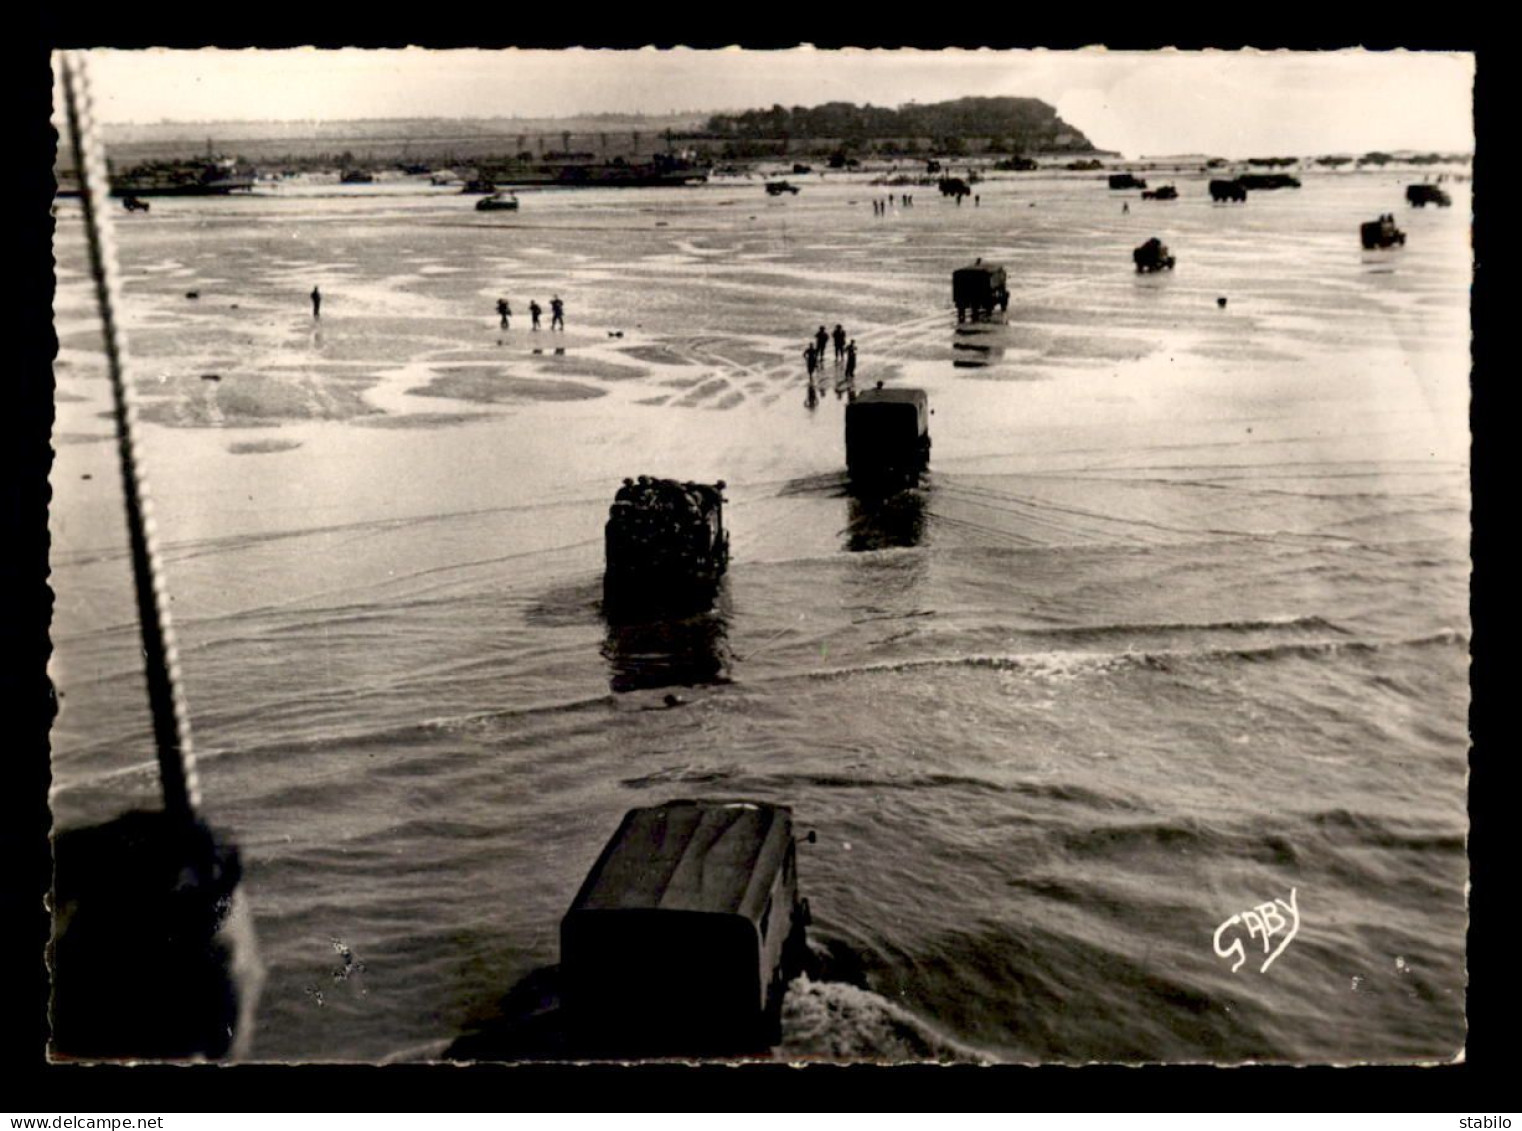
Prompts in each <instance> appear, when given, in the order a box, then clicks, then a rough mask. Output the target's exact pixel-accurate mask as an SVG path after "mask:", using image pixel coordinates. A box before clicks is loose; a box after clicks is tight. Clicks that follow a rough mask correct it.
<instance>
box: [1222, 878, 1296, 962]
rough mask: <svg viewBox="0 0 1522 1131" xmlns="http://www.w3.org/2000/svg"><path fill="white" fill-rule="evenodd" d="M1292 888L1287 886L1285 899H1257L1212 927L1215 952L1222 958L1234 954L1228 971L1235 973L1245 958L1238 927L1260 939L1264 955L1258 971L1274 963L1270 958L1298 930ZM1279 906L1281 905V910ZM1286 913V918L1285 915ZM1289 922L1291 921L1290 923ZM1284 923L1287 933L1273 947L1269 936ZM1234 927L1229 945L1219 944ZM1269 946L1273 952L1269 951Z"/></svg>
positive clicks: (1273, 957) (1252, 937) (1275, 955)
mask: <svg viewBox="0 0 1522 1131" xmlns="http://www.w3.org/2000/svg"><path fill="white" fill-rule="evenodd" d="M1296 891H1297V889H1296V888H1290V889H1289V900H1288V902H1286V901H1285V900H1282V899H1275V900H1272V901H1270V902H1268V903H1260V904H1258V905H1257V906H1256V907H1254V908H1251V909H1250V910H1247V911H1239V912H1237V914H1235V915H1233V916H1232V917H1231V918H1230V919H1228V920H1226V922H1224V923H1222V924H1221V925H1220V926H1219V927H1217V928H1216V929H1215V936H1214V939H1213V941H1214V943H1215V952H1216V953H1217V954H1218V955H1220V956H1221V957H1222V958H1231V957H1235V958H1236V962H1235V963H1233V964H1232V967H1231V972H1232V973H1233V974H1235V973H1236V972H1237V970H1238V969H1239V968H1240V967H1241V965H1242V963H1244V962H1246V961H1247V950H1246V948H1245V947H1244V946H1243V945H1242V936H1241V933H1240V932H1241V931H1243V930H1245V931H1246V932H1247V937H1248V938H1249V939H1262V940H1263V953H1264V954H1267V955H1268V957H1267V958H1265V959H1264V960H1263V965H1262V966H1260V967H1258V973H1260V974H1264V973H1267V972H1268V968H1269V967H1270V966H1272V965H1273V964H1274V959H1276V958H1278V957H1279V956H1280V955H1281V954H1283V953H1284V948H1285V947H1287V946H1289V944H1290V941H1291V940H1292V939H1293V938H1294V937H1295V936H1296V935H1297V934H1299V933H1300V907H1299V904H1298V903H1297V902H1296V899H1295V892H1296ZM1280 908H1283V911H1282V912H1281V910H1280ZM1285 913H1287V914H1288V915H1289V916H1290V918H1288V919H1286V918H1285ZM1292 923H1293V925H1291V924H1292ZM1286 927H1288V928H1289V933H1288V934H1286V935H1285V936H1284V940H1283V941H1282V942H1281V943H1279V945H1278V946H1277V947H1274V946H1273V939H1274V937H1275V936H1277V935H1278V934H1279V933H1280V932H1281V931H1283V930H1284V929H1285V928H1286ZM1233 929H1235V932H1236V933H1235V934H1234V937H1232V940H1231V945H1230V946H1226V947H1223V946H1222V945H1221V940H1222V938H1223V937H1224V936H1226V935H1227V933H1228V932H1232V931H1233ZM1270 949H1272V951H1273V953H1271V954H1270V953H1269V951H1270Z"/></svg>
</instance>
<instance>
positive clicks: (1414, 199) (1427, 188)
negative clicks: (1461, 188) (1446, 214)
mask: <svg viewBox="0 0 1522 1131" xmlns="http://www.w3.org/2000/svg"><path fill="white" fill-rule="evenodd" d="M1406 203H1407V204H1409V205H1411V206H1412V207H1413V208H1425V207H1427V205H1429V204H1435V205H1437V206H1438V207H1439V208H1448V207H1449V206H1451V205H1452V204H1453V197H1451V196H1449V195H1448V194H1447V193H1446V192H1444V191H1443V190H1442V189H1440V188H1438V187H1437V186H1436V185H1407V186H1406Z"/></svg>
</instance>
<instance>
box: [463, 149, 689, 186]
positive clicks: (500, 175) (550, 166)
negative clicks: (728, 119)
mask: <svg viewBox="0 0 1522 1131" xmlns="http://www.w3.org/2000/svg"><path fill="white" fill-rule="evenodd" d="M478 172H479V178H480V180H481V181H483V182H486V183H490V184H492V185H494V186H496V187H499V188H500V187H503V186H507V185H512V186H523V185H545V186H556V187H560V188H656V187H661V186H670V185H688V184H701V183H704V182H706V181H707V180H708V167H707V166H705V165H702V164H699V163H698V162H696V161H694V160H692V159H691V158H690V157H688V156H687V155H682V156H676V155H673V154H667V153H657V154H655V155H654V157H653V158H651V160H649V161H626V160H625V159H624V158H622V157H615V158H613V159H612V160H611V161H602V162H598V161H593V160H589V159H587V158H586V157H583V156H582V155H579V154H578V155H574V156H573V155H569V154H568V155H567V157H566V158H563V159H561V160H548V161H504V162H500V163H496V162H494V163H491V164H486V163H483V164H482V165H481V166H480V167H479V170H478Z"/></svg>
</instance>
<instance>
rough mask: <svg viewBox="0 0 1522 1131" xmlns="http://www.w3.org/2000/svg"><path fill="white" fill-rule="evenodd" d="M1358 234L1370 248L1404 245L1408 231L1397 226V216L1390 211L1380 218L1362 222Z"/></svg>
mask: <svg viewBox="0 0 1522 1131" xmlns="http://www.w3.org/2000/svg"><path fill="white" fill-rule="evenodd" d="M1358 236H1359V239H1361V240H1362V241H1363V246H1364V247H1365V248H1366V249H1368V250H1373V249H1375V248H1381V247H1404V246H1405V244H1406V233H1405V232H1403V231H1401V230H1400V229H1399V228H1397V227H1396V226H1395V217H1394V216H1392V215H1390V214H1389V213H1386V214H1385V215H1383V216H1381V217H1380V218H1379V219H1378V220H1370V221H1368V222H1367V223H1365V224H1360V225H1359V227H1358Z"/></svg>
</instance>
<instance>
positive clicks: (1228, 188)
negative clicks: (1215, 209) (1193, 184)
mask: <svg viewBox="0 0 1522 1131" xmlns="http://www.w3.org/2000/svg"><path fill="white" fill-rule="evenodd" d="M1210 199H1211V200H1213V201H1215V202H1216V203H1217V204H1220V203H1222V202H1226V203H1236V204H1245V203H1246V202H1247V186H1246V185H1244V184H1243V183H1242V182H1241V181H1240V180H1230V181H1223V180H1212V181H1211V182H1210Z"/></svg>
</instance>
